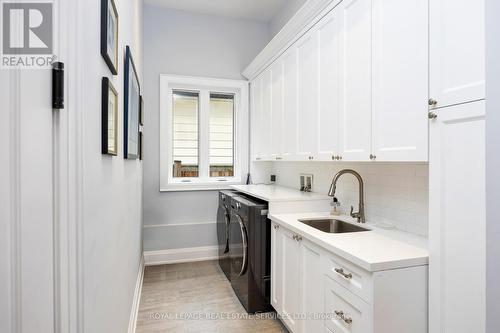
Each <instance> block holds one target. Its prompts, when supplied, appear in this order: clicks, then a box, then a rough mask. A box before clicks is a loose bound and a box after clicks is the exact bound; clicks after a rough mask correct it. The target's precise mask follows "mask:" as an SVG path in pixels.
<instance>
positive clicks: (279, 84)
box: [270, 60, 283, 160]
mask: <svg viewBox="0 0 500 333" xmlns="http://www.w3.org/2000/svg"><path fill="white" fill-rule="evenodd" d="M271 72H272V85H271V96H272V97H271V100H272V102H271V103H272V108H271V110H272V111H271V117H272V118H271V133H270V134H271V158H273V159H277V160H279V159H282V157H281V155H282V153H283V147H282V141H283V62H282V61H281V60H278V61H276V62H275V63H274V64H273V66H272V67H271Z"/></svg>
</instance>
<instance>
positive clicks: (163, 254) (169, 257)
mask: <svg viewBox="0 0 500 333" xmlns="http://www.w3.org/2000/svg"><path fill="white" fill-rule="evenodd" d="M218 258H219V247H218V246H203V247H191V248H185V249H171V250H161V251H146V252H144V259H145V262H146V266H154V265H165V264H177V263H183V262H193V261H205V260H215V259H218Z"/></svg>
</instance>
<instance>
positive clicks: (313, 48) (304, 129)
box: [297, 28, 319, 160]
mask: <svg viewBox="0 0 500 333" xmlns="http://www.w3.org/2000/svg"><path fill="white" fill-rule="evenodd" d="M314 29H315V28H313V31H309V32H308V33H307V34H306V35H305V36H304V37H303V38H302V39H301V40H299V41H298V43H297V48H298V57H299V59H298V66H299V67H298V80H299V81H298V82H299V91H298V95H299V102H298V103H299V104H298V105H299V108H298V123H297V130H298V132H297V134H298V135H297V137H298V149H297V151H298V156H299V159H301V160H312V159H314V157H315V155H316V149H317V138H318V134H317V129H318V106H319V103H318V95H319V94H318V88H319V66H318V64H319V52H318V51H319V47H318V35H317V33H316V30H314Z"/></svg>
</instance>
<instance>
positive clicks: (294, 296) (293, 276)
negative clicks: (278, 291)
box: [279, 228, 301, 333]
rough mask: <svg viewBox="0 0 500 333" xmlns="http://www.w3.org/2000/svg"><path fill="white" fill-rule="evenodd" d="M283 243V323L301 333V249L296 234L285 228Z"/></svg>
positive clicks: (281, 231)
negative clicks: (298, 317)
mask: <svg viewBox="0 0 500 333" xmlns="http://www.w3.org/2000/svg"><path fill="white" fill-rule="evenodd" d="M279 234H280V235H281V243H282V251H281V253H282V257H281V260H282V262H281V265H282V267H283V269H282V272H283V275H282V279H281V281H282V285H283V294H282V299H283V302H282V307H281V312H282V314H283V316H284V317H283V321H284V322H285V324H286V325H287V326H288V328H290V330H291V331H292V332H294V333H300V332H301V331H300V320H298V319H297V318H296V317H294V316H296V315H297V314H298V313H300V308H301V304H300V274H299V272H300V247H299V242H297V241H296V240H295V239H294V237H293V236H294V234H293V233H292V232H290V231H288V230H286V229H284V228H279Z"/></svg>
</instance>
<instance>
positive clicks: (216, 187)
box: [160, 182, 243, 192]
mask: <svg viewBox="0 0 500 333" xmlns="http://www.w3.org/2000/svg"><path fill="white" fill-rule="evenodd" d="M241 184H243V182H223V183H222V184H219V183H198V184H196V183H193V184H186V183H183V184H168V185H166V186H161V187H160V192H189V191H220V190H228V189H230V188H231V187H230V185H241Z"/></svg>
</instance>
